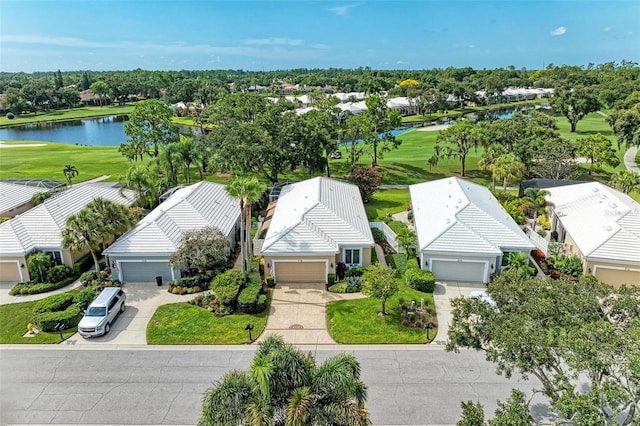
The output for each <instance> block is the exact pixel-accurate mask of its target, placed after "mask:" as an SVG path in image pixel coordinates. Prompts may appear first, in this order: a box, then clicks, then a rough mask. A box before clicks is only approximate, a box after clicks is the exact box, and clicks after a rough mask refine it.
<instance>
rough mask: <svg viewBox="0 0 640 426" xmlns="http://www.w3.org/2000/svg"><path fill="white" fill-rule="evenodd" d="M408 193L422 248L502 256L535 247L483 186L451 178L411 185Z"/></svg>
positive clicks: (419, 244) (423, 249) (419, 243)
mask: <svg viewBox="0 0 640 426" xmlns="http://www.w3.org/2000/svg"><path fill="white" fill-rule="evenodd" d="M409 192H410V194H411V204H412V206H413V214H414V218H415V226H416V234H417V237H418V246H419V248H420V250H421V251H439V252H456V253H477V254H491V255H500V254H502V253H503V250H505V249H511V250H532V249H534V248H535V247H534V245H533V244H532V243H531V242H530V241H529V239H528V238H527V237H526V235H525V234H524V232H523V231H522V230H521V229H520V227H519V226H518V224H517V223H515V221H514V220H513V219H512V218H511V216H509V214H508V213H507V212H506V211H505V210H504V209H503V208H502V206H501V205H500V203H499V202H498V200H496V198H495V197H494V196H493V195H492V194H491V192H490V191H489V190H488V189H487V188H485V187H483V186H480V185H477V184H475V183H472V182H469V181H466V180H463V179H459V178H455V177H452V178H447V179H439V180H436V181H431V182H424V183H419V184H416V185H411V186H410V187H409Z"/></svg>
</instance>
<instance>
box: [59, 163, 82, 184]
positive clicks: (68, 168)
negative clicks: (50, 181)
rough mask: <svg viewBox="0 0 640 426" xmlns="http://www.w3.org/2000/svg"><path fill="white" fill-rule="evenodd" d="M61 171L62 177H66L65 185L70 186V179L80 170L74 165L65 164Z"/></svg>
mask: <svg viewBox="0 0 640 426" xmlns="http://www.w3.org/2000/svg"><path fill="white" fill-rule="evenodd" d="M62 173H64V177H65V178H66V179H67V185H69V186H71V179H73V178H74V177H76V176H78V175H79V174H80V172H79V171H78V169H76V166H73V165H71V164H67V165H65V166H64V169H62Z"/></svg>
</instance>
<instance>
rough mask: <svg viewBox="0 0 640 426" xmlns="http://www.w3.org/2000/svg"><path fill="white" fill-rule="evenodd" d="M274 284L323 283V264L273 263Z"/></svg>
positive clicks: (324, 268)
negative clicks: (274, 266) (274, 269)
mask: <svg viewBox="0 0 640 426" xmlns="http://www.w3.org/2000/svg"><path fill="white" fill-rule="evenodd" d="M275 265H276V271H275V273H276V282H278V283H283V282H298V283H324V282H326V278H327V277H326V263H325V262H277V261H276V262H275Z"/></svg>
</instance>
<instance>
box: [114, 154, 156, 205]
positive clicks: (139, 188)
mask: <svg viewBox="0 0 640 426" xmlns="http://www.w3.org/2000/svg"><path fill="white" fill-rule="evenodd" d="M119 181H120V184H121V185H122V188H123V189H125V188H126V189H131V190H133V191H134V192H135V193H136V200H137V204H138V206H140V207H150V208H153V207H155V206H156V205H157V204H158V196H159V195H160V194H159V193H158V192H159V191H158V187H157V185H156V184H157V177H156V176H154V175H153V174H151V173H150V172H149V171H148V169H147V168H146V167H145V166H142V165H137V164H136V165H133V166H131V167H129V170H127V174H126V175H124V176H120V180H119Z"/></svg>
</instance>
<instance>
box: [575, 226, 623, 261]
mask: <svg viewBox="0 0 640 426" xmlns="http://www.w3.org/2000/svg"><path fill="white" fill-rule="evenodd" d="M616 223H617V221H616ZM622 229H623V228H622V226H620V227H619V228H618V229H616V231H615V232H614V233H613V234H611V235H609V236H608V237H607V238H605V239H604V241H602V242H600V244H598V245H597V246H595V247H594V248H593V249H592V250H590V251H589V253H585V254H584V257H587V256H591V255H592V254H593V253H594V252H595V251H596V250H598V249H599V248H600V247H602V246H603V245H605V244H606V243H607V242H608V241H609V240H611V238H613V237H614V236H615V235H616V234H618V233H619V232H620V231H622ZM632 234H633V233H632ZM634 235H635V234H634ZM576 246H577V244H576ZM578 250H580V247H578ZM580 251H582V250H580Z"/></svg>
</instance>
